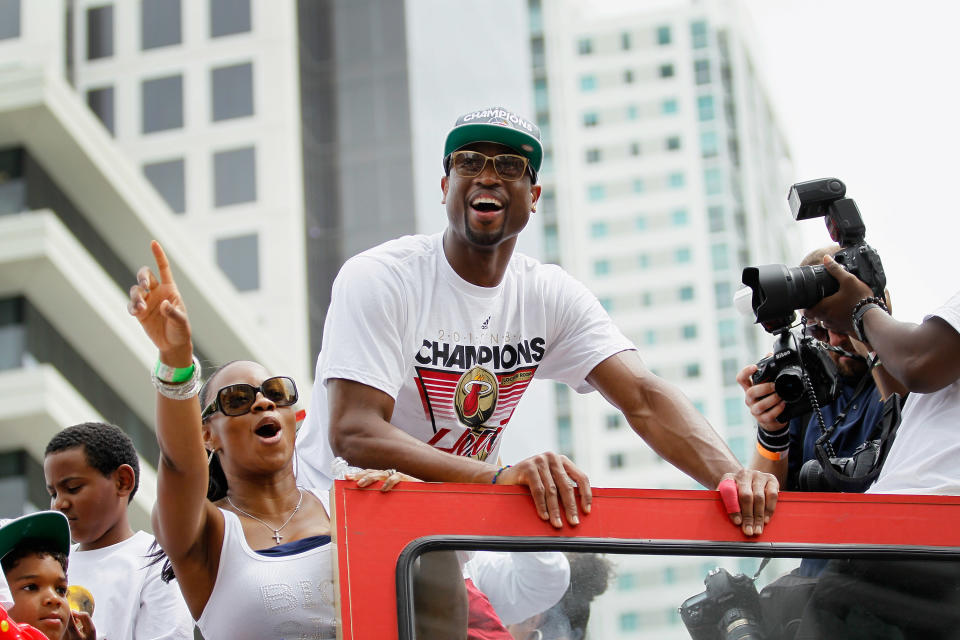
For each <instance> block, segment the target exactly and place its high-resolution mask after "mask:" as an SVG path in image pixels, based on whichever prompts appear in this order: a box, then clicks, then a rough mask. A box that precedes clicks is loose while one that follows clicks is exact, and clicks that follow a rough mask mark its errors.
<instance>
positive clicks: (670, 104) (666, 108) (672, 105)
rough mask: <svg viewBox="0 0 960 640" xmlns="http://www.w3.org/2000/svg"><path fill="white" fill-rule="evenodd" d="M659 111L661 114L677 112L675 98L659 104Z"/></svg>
mask: <svg viewBox="0 0 960 640" xmlns="http://www.w3.org/2000/svg"><path fill="white" fill-rule="evenodd" d="M660 111H661V112H663V113H676V112H677V100H676V98H667V99H666V100H664V101H663V102H662V103H661V104H660Z"/></svg>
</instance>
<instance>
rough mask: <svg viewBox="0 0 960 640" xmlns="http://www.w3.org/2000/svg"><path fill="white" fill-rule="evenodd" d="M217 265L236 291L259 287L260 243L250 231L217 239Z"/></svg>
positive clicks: (251, 289)
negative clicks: (245, 233)
mask: <svg viewBox="0 0 960 640" xmlns="http://www.w3.org/2000/svg"><path fill="white" fill-rule="evenodd" d="M216 248H217V265H219V266H220V269H221V270H222V271H223V273H224V274H226V276H227V277H228V278H230V281H231V282H233V286H235V287H236V288H237V291H253V290H255V289H259V288H260V243H259V239H258V238H257V234H255V233H251V234H247V235H242V236H234V237H232V238H220V239H218V240H217V247H216Z"/></svg>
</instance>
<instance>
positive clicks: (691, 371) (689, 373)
mask: <svg viewBox="0 0 960 640" xmlns="http://www.w3.org/2000/svg"><path fill="white" fill-rule="evenodd" d="M683 375H684V376H685V377H687V378H699V377H700V363H699V362H688V363H687V365H686V366H685V367H684V368H683Z"/></svg>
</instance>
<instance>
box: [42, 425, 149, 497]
mask: <svg viewBox="0 0 960 640" xmlns="http://www.w3.org/2000/svg"><path fill="white" fill-rule="evenodd" d="M75 447H83V455H84V457H85V458H86V460H87V464H88V465H90V466H91V467H93V468H94V469H96V470H97V471H99V472H100V473H102V474H103V475H105V476H109V475H110V474H111V473H113V472H114V471H116V470H117V469H118V468H120V465H124V464H126V465H130V467H131V468H132V469H133V490H132V491H131V492H130V495H129V496H127V502H128V503H129V502H130V501H131V500H133V496H134V495H135V494H136V493H137V488H138V487H139V486H140V459H139V457H138V456H137V449H136V447H134V446H133V440H131V439H130V436H128V435H127V434H126V433H124V431H123V429H121V428H120V427H117V426H115V425H112V424H106V423H104V422H82V423H80V424H75V425H73V426H72V427H67V428H66V429H64V430H62V431H61V432H60V433H58V434H56V435H55V436H53V438H51V439H50V442H48V443H47V449H46V451H44V452H43V455H44V457H46V456H48V455H50V454H51V453H59V452H60V451H65V450H67V449H73V448H75Z"/></svg>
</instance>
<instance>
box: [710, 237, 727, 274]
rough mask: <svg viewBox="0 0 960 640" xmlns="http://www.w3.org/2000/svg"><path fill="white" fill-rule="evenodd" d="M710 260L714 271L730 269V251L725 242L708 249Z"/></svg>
mask: <svg viewBox="0 0 960 640" xmlns="http://www.w3.org/2000/svg"><path fill="white" fill-rule="evenodd" d="M710 260H711V262H712V263H713V270H714V271H720V270H723V269H729V268H730V250H729V247H727V244H726V243H725V242H721V243H718V244H715V245H712V246H711V247H710Z"/></svg>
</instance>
